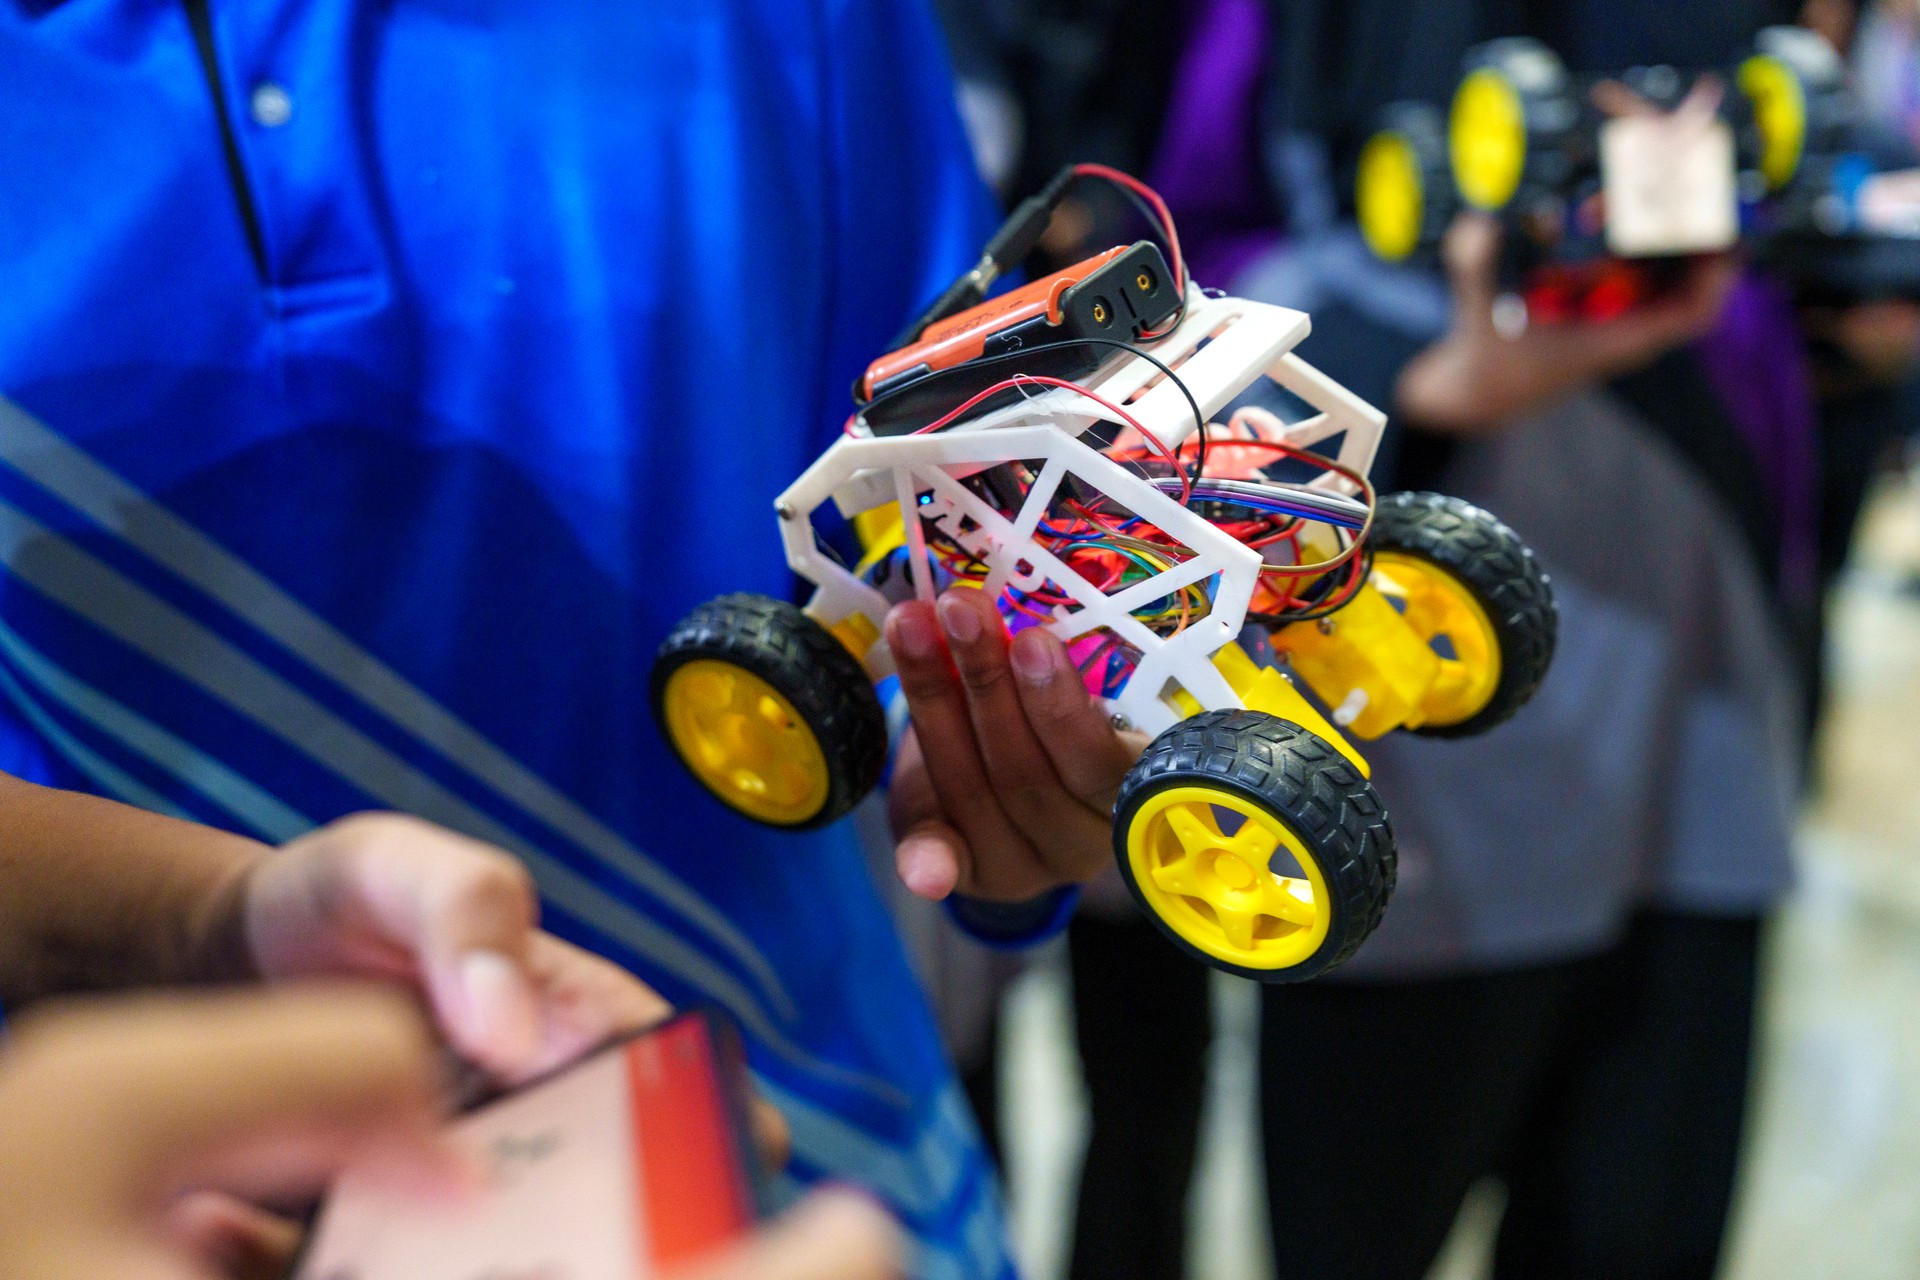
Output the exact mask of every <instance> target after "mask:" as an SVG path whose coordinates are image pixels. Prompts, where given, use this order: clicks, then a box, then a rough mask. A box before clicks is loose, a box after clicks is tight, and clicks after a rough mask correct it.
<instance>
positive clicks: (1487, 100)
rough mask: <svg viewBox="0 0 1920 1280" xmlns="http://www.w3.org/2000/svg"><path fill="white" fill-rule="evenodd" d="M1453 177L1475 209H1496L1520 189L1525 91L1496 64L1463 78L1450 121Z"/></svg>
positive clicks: (1524, 152)
mask: <svg viewBox="0 0 1920 1280" xmlns="http://www.w3.org/2000/svg"><path fill="white" fill-rule="evenodd" d="M1447 134H1448V146H1449V149H1450V151H1451V153H1452V156H1453V179H1454V182H1455V183H1457V184H1458V185H1459V188H1460V196H1461V198H1462V199H1463V200H1465V201H1466V202H1467V203H1468V204H1470V205H1472V206H1473V207H1474V208H1476V209H1484V210H1496V209H1501V208H1504V207H1505V206H1506V203H1507V201H1509V200H1511V199H1513V193H1514V192H1515V191H1518V190H1519V189H1520V174H1521V171H1522V170H1524V169H1525V168H1526V164H1527V115H1526V108H1525V106H1524V105H1523V104H1522V103H1521V101H1520V92H1519V90H1517V89H1515V88H1514V87H1513V85H1512V84H1511V83H1510V82H1509V81H1508V80H1507V79H1506V77H1505V76H1502V75H1501V74H1500V73H1499V72H1498V71H1496V70H1494V69H1493V68H1492V67H1481V68H1480V69H1479V70H1478V71H1474V72H1471V73H1469V74H1468V75H1467V77H1466V79H1464V80H1462V81H1461V82H1460V88H1459V89H1458V90H1456V91H1455V93H1454V95H1453V115H1452V118H1451V120H1450V121H1449V124H1448V129H1447Z"/></svg>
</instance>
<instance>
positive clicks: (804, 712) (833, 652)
mask: <svg viewBox="0 0 1920 1280" xmlns="http://www.w3.org/2000/svg"><path fill="white" fill-rule="evenodd" d="M696 658H718V659H720V660H722V661H725V662H731V663H733V664H735V665H737V666H740V667H744V668H746V669H747V670H749V671H751V672H753V673H754V674H756V675H758V676H760V677H761V678H762V679H764V680H766V681H767V682H768V683H769V684H771V685H772V686H773V687H774V688H776V689H778V690H779V691H780V692H781V694H782V695H784V696H785V697H786V699H787V701H789V702H791V703H792V704H793V706H794V710H796V711H798V712H799V713H800V715H801V717H802V718H803V719H804V720H805V721H806V722H807V726H808V727H809V728H810V729H812V731H813V734H814V737H815V739H816V740H818V742H819V743H820V747H821V750H822V751H823V752H824V753H825V754H826V758H827V776H828V779H829V785H828V789H827V801H826V803H825V804H824V805H823V806H822V807H821V809H820V812H819V813H817V814H815V815H814V816H813V817H811V818H809V819H807V820H806V821H805V822H801V823H796V824H793V828H792V829H807V828H812V827H820V826H825V825H826V824H827V823H829V822H833V821H834V820H836V819H838V818H840V817H843V816H844V815H845V814H846V813H847V812H848V811H849V810H851V809H852V808H853V807H854V806H855V805H857V804H859V803H860V801H861V800H863V799H865V798H866V796H867V794H868V793H869V792H871V791H872V790H873V789H874V787H876V786H878V785H879V782H880V775H881V772H882V771H883V770H884V769H885V767H886V762H887V721H886V715H885V713H884V712H882V711H881V709H880V698H879V695H878V694H876V693H875V692H874V688H873V682H872V681H871V680H870V679H869V678H868V677H867V672H866V669H865V668H864V667H862V666H861V665H860V662H859V661H858V659H856V658H855V657H854V656H853V655H852V654H851V653H849V652H847V648H846V646H845V645H843V644H841V643H840V641H839V640H837V639H835V638H834V636H833V634H832V633H831V632H829V631H828V630H827V629H826V628H825V627H822V626H821V625H820V624H819V623H817V622H815V621H814V620H813V619H812V618H810V617H808V616H807V614H806V612H805V611H804V610H802V609H800V608H799V607H798V606H796V605H792V604H789V603H787V602H786V601H784V600H775V599H773V598H772V597H771V596H762V595H753V594H751V593H748V592H735V593H733V594H730V595H724V596H716V597H715V598H714V599H712V600H709V601H707V602H706V603H705V604H702V605H700V606H698V607H697V608H695V609H694V610H693V612H691V613H689V614H688V615H687V616H686V617H685V618H684V619H682V620H681V622H680V624H679V625H678V626H676V627H675V628H674V629H673V631H672V632H670V633H669V634H668V636H667V638H666V641H665V642H664V643H662V644H661V646H660V650H659V652H658V653H657V654H656V655H655V657H654V662H653V677H652V693H653V708H654V716H655V718H656V719H657V720H658V721H659V722H660V725H661V730H662V732H665V731H666V716H665V715H664V712H663V706H662V703H663V698H664V696H665V693H666V686H667V680H668V678H669V677H670V676H671V675H672V674H673V672H674V671H675V670H676V669H677V668H679V667H680V666H682V665H684V664H686V663H687V662H691V661H693V660H694V659H696Z"/></svg>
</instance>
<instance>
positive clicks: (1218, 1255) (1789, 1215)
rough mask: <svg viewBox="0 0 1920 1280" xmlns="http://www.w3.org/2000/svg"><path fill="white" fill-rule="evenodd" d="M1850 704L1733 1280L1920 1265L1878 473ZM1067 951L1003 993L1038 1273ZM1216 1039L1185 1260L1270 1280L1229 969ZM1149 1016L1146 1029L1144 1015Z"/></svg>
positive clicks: (1906, 513) (1915, 1014) (1829, 758)
mask: <svg viewBox="0 0 1920 1280" xmlns="http://www.w3.org/2000/svg"><path fill="white" fill-rule="evenodd" d="M1835 611H1836V612H1835V617H1834V634H1833V644H1834V654H1835V660H1834V665H1835V672H1834V674H1835V679H1834V689H1833V701H1832V705H1831V708H1830V711H1829V717H1828V721H1827V725H1826V729H1825V732H1824V734H1823V735H1822V741H1821V745H1820V753H1819V766H1818V767H1819V770H1820V777H1821V780H1822V784H1821V786H1820V788H1819V790H1818V792H1817V796H1816V799H1815V802H1814V804H1813V805H1812V807H1811V809H1810V810H1809V812H1808V815H1807V818H1806V822H1805V824H1804V830H1803V833H1802V839H1801V877H1800V885H1799V888H1798V890H1797V891H1796V893H1795V894H1794V896H1793V898H1792V900H1791V901H1790V902H1789V904H1788V906H1787V908H1786V910H1785V911H1784V912H1783V913H1782V915H1781V918H1780V920H1779V922H1778V924H1777V926H1776V927H1775V929H1774V933H1773V937H1772V939H1771V942H1770V947H1769V952H1770V955H1769V964H1770V978H1771V987H1770V990H1769V992H1768V996H1767V999H1766V1003H1765V1011H1764V1014H1763V1018H1762V1025H1761V1028H1760V1035H1761V1043H1762V1046H1763V1049H1762V1054H1761V1062H1760V1072H1759V1078H1758V1080H1757V1081H1756V1085H1755V1087H1756V1090H1757V1093H1756V1098H1755V1106H1754V1112H1753V1117H1754V1119H1753V1124H1752V1126H1751V1128H1750V1133H1749V1157H1748V1160H1747V1162H1746V1168H1745V1171H1744V1174H1743V1182H1742V1189H1741V1193H1740V1198H1739V1203H1738V1205H1737V1207H1736V1211H1735V1218H1736V1225H1735V1228H1734V1232H1733V1240H1732V1244H1731V1252H1730V1256H1729V1259H1728V1265H1727V1267H1726V1275H1727V1277H1728V1278H1729V1280H1788V1278H1789V1277H1792V1278H1793V1280H1800V1278H1801V1277H1805V1276H1834V1277H1846V1278H1847V1280H1882V1278H1885V1280H1892V1278H1893V1277H1909V1276H1913V1275H1916V1274H1920V484H1917V483H1916V482H1915V480H1914V479H1912V478H1910V477H1906V476H1890V477H1888V478H1886V479H1885V480H1883V481H1882V482H1881V483H1880V484H1879V486H1878V488H1877V490H1876V492H1875V494H1874V496H1873V498H1872V500H1871V501H1870V503H1869V505H1868V509H1867V513H1866V516H1865V519H1864V523H1863V528H1862V534H1861V537H1860V540H1859V545H1858V549H1857V551H1856V553H1855V557H1854V563H1853V565H1852V567H1851V568H1850V569H1849V571H1848V574H1847V577H1846V580H1845V582H1844V583H1843V585H1842V588H1841V590H1840V592H1839V596H1838V599H1837V601H1836V602H1835ZM1067 999H1068V997H1067V988H1066V982H1065V977H1064V966H1063V963H1062V961H1061V958H1060V957H1058V956H1055V957H1051V958H1050V959H1048V960H1047V961H1045V962H1043V963H1041V964H1039V965H1038V966H1036V967H1035V969H1034V970H1032V971H1031V972H1029V973H1028V974H1027V975H1026V976H1025V977H1023V978H1022V979H1021V981H1020V983H1019V984H1018V985H1017V986H1016V987H1015V989H1014V991H1013V994H1012V996H1011V998H1010V1002H1009V1006H1008V1022H1007V1046H1008V1052H1007V1054H1006V1058H1005V1062H1004V1065H1003V1070H1004V1072H1005V1073H1006V1074H1005V1077H1004V1078H1003V1082H1002V1084H1003V1089H1004V1090H1005V1094H1006V1097H1007V1107H1008V1110H1007V1115H1006V1129H1007V1132H1008V1135H1009V1143H1010V1145H1009V1150H1008V1182H1009V1190H1010V1194H1011V1197H1012V1204H1013V1218H1014V1230H1015V1235H1016V1240H1017V1248H1018V1251H1019V1253H1020V1256H1021V1259H1022V1261H1023V1263H1024V1265H1025V1267H1026V1269H1027V1275H1028V1276H1030V1277H1032V1280H1057V1278H1058V1277H1059V1276H1060V1275H1062V1274H1063V1272H1064V1270H1065V1264H1066V1245H1067V1237H1068V1233H1069V1230H1070V1227H1071V1224H1072V1220H1073V1189H1074V1185H1075V1179H1076V1177H1077V1173H1078V1164H1079V1152H1080V1148H1081V1146H1082V1144H1083V1142H1084V1140H1085V1124H1086V1121H1085V1103H1084V1099H1083V1098H1082V1097H1081V1096H1080V1092H1079V1086H1078V1082H1077V1068H1076V1065H1075V1063H1074V1060H1073V1047H1072V1042H1071V1038H1070V1035H1069V1031H1068V1026H1069V1023H1068V1017H1069V1009H1068V1005H1067ZM1213 999H1214V1013H1215V1020H1216V1027H1217V1035H1216V1038H1215V1043H1214V1051H1213V1052H1214V1056H1213V1063H1212V1074H1211V1079H1210V1082H1209V1092H1208V1100H1207V1113H1206V1122H1205V1135H1204V1137H1203V1140H1202V1146H1201V1151H1200V1160H1199V1166H1200V1174H1199V1177H1198V1179H1197V1185H1196V1187H1195V1191H1194V1201H1193V1208H1192V1212H1193V1214H1194V1228H1195V1229H1194V1230H1193V1231H1192V1232H1191V1233H1190V1235H1191V1241H1190V1246H1189V1264H1188V1275H1189V1276H1191V1277H1194V1280H1266V1278H1267V1277H1269V1276H1270V1275H1271V1273H1272V1266H1271V1262H1270V1260H1269V1258H1268V1254H1267V1243H1266V1233H1265V1229H1264V1225H1263V1221H1264V1209H1263V1208H1262V1191H1261V1187H1260V1169H1259V1156H1258V1150H1259V1147H1258V1117H1257V1115H1256V1111H1255V1105H1254V1094H1253V1047H1254V1042H1255V1034H1256V1016H1257V1007H1256V1004H1255V1000H1254V993H1253V990H1252V988H1251V986H1250V985H1249V984H1246V983H1243V982H1240V981H1238V980H1235V979H1226V978H1216V980H1215V984H1214V988H1213ZM1143 1031H1144V1029H1143ZM1499 1210H1500V1205H1499V1193H1498V1191H1497V1189H1496V1188H1494V1187H1491V1186H1488V1187H1483V1188H1479V1189H1477V1190H1476V1192H1475V1194H1474V1195H1473V1197H1471V1198H1470V1200H1469V1202H1468V1204H1467V1207H1466V1209H1465V1210H1464V1211H1463V1213H1462V1215H1461V1221H1460V1223H1459V1225H1458V1226H1457V1227H1456V1229H1455V1231H1454V1236H1453V1239H1452V1240H1451V1241H1450V1242H1449V1244H1448V1246H1447V1250H1446V1253H1445V1255H1444V1256H1443V1257H1442V1259H1441V1261H1440V1263H1439V1264H1438V1266H1437V1267H1436V1268H1435V1271H1434V1276H1433V1278H1432V1280H1478V1278H1479V1277H1482V1276H1484V1275H1485V1274H1486V1252H1487V1241H1488V1240H1489V1238H1490V1233H1491V1229H1492V1227H1493V1225H1494V1224H1495V1223H1496V1222H1497V1221H1498V1215H1499Z"/></svg>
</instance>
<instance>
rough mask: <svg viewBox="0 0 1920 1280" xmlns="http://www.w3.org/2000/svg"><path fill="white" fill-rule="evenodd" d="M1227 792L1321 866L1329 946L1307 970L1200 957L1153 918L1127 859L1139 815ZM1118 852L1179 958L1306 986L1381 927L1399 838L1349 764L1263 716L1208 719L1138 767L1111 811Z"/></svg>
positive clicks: (1155, 746) (1328, 747) (1304, 732)
mask: <svg viewBox="0 0 1920 1280" xmlns="http://www.w3.org/2000/svg"><path fill="white" fill-rule="evenodd" d="M1194 782H1199V783H1209V784H1213V785H1224V786H1227V787H1231V788H1233V789H1236V790H1239V791H1241V792H1243V793H1244V794H1246V795H1247V796H1248V797H1249V798H1251V799H1254V800H1257V801H1259V802H1260V803H1261V804H1263V805H1266V806H1267V807H1269V808H1271V809H1273V810H1274V811H1275V812H1276V813H1277V814H1279V815H1280V816H1281V817H1282V819H1283V820H1285V821H1286V822H1287V823H1288V824H1289V825H1290V826H1291V827H1293V829H1294V831H1295V833H1296V834H1297V835H1298V836H1299V837H1300V838H1301V841H1302V842H1303V843H1304V844H1305V845H1306V846H1307V847H1308V849H1309V850H1310V851H1312V852H1313V853H1314V854H1315V856H1316V857H1317V858H1319V860H1320V863H1321V869H1322V872H1323V874H1324V875H1325V877H1326V881H1327V889H1328V893H1329V894H1330V895H1331V897H1332V899H1333V901H1332V903H1331V907H1332V925H1331V927H1330V929H1329V930H1328V935H1327V941H1326V942H1325V943H1324V944H1323V945H1322V946H1321V948H1320V950H1319V951H1318V952H1317V953H1316V954H1315V955H1313V956H1311V957H1309V958H1308V959H1307V960H1306V961H1305V962H1303V963H1302V964H1299V965H1296V966H1294V967H1293V968H1290V969H1279V970H1260V969H1249V968H1243V967H1240V966H1236V965H1230V964H1226V963H1224V962H1222V961H1220V960H1219V959H1217V958H1215V957H1212V956H1207V955H1204V954H1202V953H1201V952H1200V951H1199V950H1198V949H1197V948H1194V947H1193V946H1192V945H1191V944H1190V943H1188V942H1187V941H1186V940H1185V939H1183V938H1181V937H1179V936H1178V935H1177V934H1175V933H1173V931H1172V930H1170V929H1168V928H1167V927H1166V926H1165V925H1164V924H1162V923H1161V922H1160V921H1159V919H1158V917H1157V916H1154V913H1153V911H1152V908H1151V906H1150V905H1149V904H1148V902H1147V900H1146V898H1145V896H1144V895H1143V894H1142V893H1141V892H1140V889H1139V886H1138V885H1136V884H1135V883H1134V879H1133V875H1132V872H1131V868H1130V866H1129V863H1128V859H1127V834H1128V828H1129V827H1130V826H1131V819H1132V815H1133V813H1134V811H1135V810H1137V809H1138V808H1139V807H1140V805H1141V804H1143V803H1144V802H1145V801H1146V800H1147V798H1148V797H1149V796H1150V795H1151V794H1152V793H1153V792H1155V791H1159V790H1162V789H1164V788H1166V787H1170V786H1179V785H1184V784H1187V783H1194ZM1114 812H1115V821H1114V837H1113V839H1114V851H1115V853H1116V854H1117V856H1118V857H1119V859H1120V867H1121V875H1122V878H1123V879H1125V880H1126V882H1127V887H1128V889H1129V890H1131V891H1132V892H1133V895H1134V898H1135V900H1136V901H1138V902H1139V903H1140V905H1141V907H1142V908H1143V909H1144V910H1146V911H1147V914H1148V915H1149V916H1151V917H1153V918H1154V920H1155V923H1156V924H1159V925H1160V927H1161V931H1162V932H1163V933H1165V934H1166V935H1167V936H1168V937H1169V938H1171V939H1172V940H1173V941H1174V943H1175V944H1176V945H1177V946H1179V947H1180V948H1181V949H1182V950H1185V951H1187V952H1188V953H1189V954H1191V955H1194V956H1196V957H1198V958H1199V959H1201V960H1203V961H1204V962H1205V963H1207V964H1209V965H1211V966H1213V967H1215V968H1220V969H1225V970H1227V971H1228V972H1231V973H1236V974H1239V975H1241V976H1242V977H1248V978H1254V979H1257V980H1259V981H1262V982H1301V981H1305V980H1306V979H1308V978H1312V977H1316V976H1318V975H1319V974H1322V973H1325V972H1326V971H1327V970H1329V969H1332V968H1334V967H1335V966H1337V965H1340V964H1342V963H1344V962H1345V961H1346V960H1348V959H1349V958H1350V957H1351V956H1352V955H1353V953H1354V952H1355V951H1357V950H1358V949H1359V947H1360V944H1361V943H1362V942H1364V941H1366V939H1367V937H1368V936H1369V935H1370V934H1372V933H1373V931H1374V930H1375V929H1376V928H1378V927H1379V925H1380V920H1381V918H1382V917H1383V916H1384V915H1385V913H1386V908H1387V900H1388V899H1389V898H1390V897H1391V896H1392V894H1393V886H1394V879H1395V875H1396V855H1395V850H1394V841H1393V828H1392V825H1391V823H1390V822H1389V821H1388V818H1387V811H1386V807H1385V806H1384V805H1383V804H1382V803H1381V802H1380V796H1379V793H1378V792H1376V791H1375V790H1374V789H1373V785H1372V784H1371V783H1370V782H1368V781H1367V779H1366V777H1365V776H1364V775H1362V774H1361V772H1360V770H1359V769H1357V768H1355V767H1354V764H1353V762H1352V761H1350V760H1348V759H1347V758H1346V756H1344V755H1342V754H1341V753H1340V752H1339V750H1338V749H1336V748H1335V747H1334V746H1333V745H1332V744H1331V743H1329V742H1327V741H1326V740H1325V739H1323V738H1321V737H1320V736H1319V735H1317V734H1315V733H1313V732H1312V731H1310V730H1308V729H1305V728H1303V727H1301V726H1300V725H1297V724H1294V723H1292V722H1290V721H1287V720H1282V719H1279V718H1278V717H1276V716H1271V715H1267V714H1265V713H1263V712H1258V711H1243V710H1232V711H1208V712H1202V713H1201V714H1199V715H1196V716H1191V717H1189V718H1188V719H1186V720H1183V721H1181V722H1180V723H1179V724H1177V725H1175V726H1174V727H1173V728H1171V729H1169V730H1167V731H1166V732H1165V733H1163V734H1161V735H1160V736H1159V737H1158V738H1156V739H1154V741H1153V742H1152V743H1151V744H1150V745H1149V746H1148V747H1147V749H1146V751H1145V752H1144V753H1142V755H1141V756H1140V759H1139V760H1137V761H1136V762H1135V763H1134V766H1133V768H1132V770H1131V771H1130V772H1129V773H1128V774H1127V778H1126V781H1125V782H1124V783H1123V784H1122V785H1121V788H1120V796H1119V800H1118V801H1117V802H1116V804H1115V806H1114Z"/></svg>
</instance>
